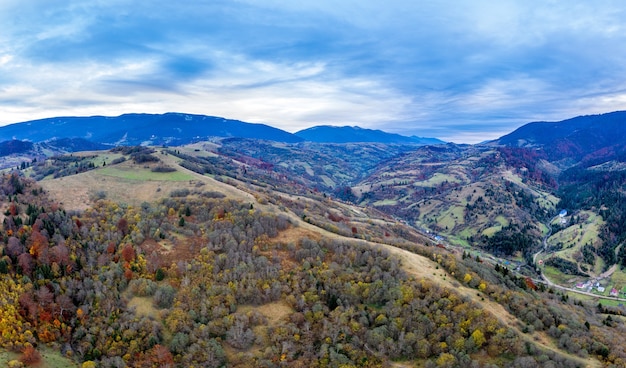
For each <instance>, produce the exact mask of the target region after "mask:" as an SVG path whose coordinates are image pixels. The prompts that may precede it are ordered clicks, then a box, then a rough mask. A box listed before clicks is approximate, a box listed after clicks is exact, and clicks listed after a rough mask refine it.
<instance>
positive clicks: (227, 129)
mask: <svg viewBox="0 0 626 368" xmlns="http://www.w3.org/2000/svg"><path fill="white" fill-rule="evenodd" d="M215 137H220V138H232V137H236V138H252V139H262V140H268V141H276V142H285V143H297V142H302V141H310V142H326V143H350V142H378V143H401V144H416V145H425V144H441V143H445V142H443V141H441V140H439V139H435V138H420V137H406V136H402V135H399V134H392V133H386V132H383V131H380V130H372V129H363V128H359V127H330V126H319V127H313V128H309V129H305V130H302V131H300V132H297V133H295V134H292V133H289V132H286V131H284V130H281V129H278V128H274V127H271V126H269V125H265V124H253V123H246V122H242V121H239V120H232V119H225V118H221V117H214V116H205V115H192V114H182V113H166V114H124V115H120V116H117V117H105V116H90V117H55V118H48V119H40V120H33V121H27V122H22V123H16V124H11V125H7V126H4V127H0V142H2V141H9V140H22V141H29V142H33V143H37V142H43V141H50V140H52V139H83V140H86V141H90V142H93V143H99V144H103V145H108V146H117V145H169V146H177V145H183V144H188V143H192V142H198V141H203V140H207V139H210V138H215Z"/></svg>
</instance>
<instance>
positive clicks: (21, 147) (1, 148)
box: [0, 139, 33, 156]
mask: <svg viewBox="0 0 626 368" xmlns="http://www.w3.org/2000/svg"><path fill="white" fill-rule="evenodd" d="M32 149H33V143H32V142H24V141H20V140H17V139H12V140H10V141H4V142H0V156H8V155H14V154H21V153H24V152H28V151H30V150H32Z"/></svg>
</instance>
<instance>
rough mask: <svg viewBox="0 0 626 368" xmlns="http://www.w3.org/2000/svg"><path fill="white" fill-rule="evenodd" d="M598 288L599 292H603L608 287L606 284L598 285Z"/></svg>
mask: <svg viewBox="0 0 626 368" xmlns="http://www.w3.org/2000/svg"><path fill="white" fill-rule="evenodd" d="M597 289H598V292H600V293H603V292H604V290H606V288H605V287H604V286H598V287H597Z"/></svg>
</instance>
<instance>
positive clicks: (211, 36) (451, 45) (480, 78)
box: [0, 0, 626, 143]
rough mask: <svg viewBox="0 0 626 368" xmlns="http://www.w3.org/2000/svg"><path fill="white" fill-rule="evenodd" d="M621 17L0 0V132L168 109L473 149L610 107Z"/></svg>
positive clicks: (475, 1) (395, 7)
mask: <svg viewBox="0 0 626 368" xmlns="http://www.w3.org/2000/svg"><path fill="white" fill-rule="evenodd" d="M177 3H178V4H177ZM625 19H626V3H625V2H623V1H602V0H600V1H593V2H591V1H565V0H562V1H549V0H542V1H533V0H525V1H523V0H519V1H506V0H502V1H500V0H499V1H481V0H454V1H451V0H450V1H446V0H441V1H416V0H415V1H411V0H406V1H404V0H387V1H384V2H383V1H370V0H333V1H330V0H316V1H300V2H296V1H290V0H266V1H251V0H250V1H248V0H238V1H234V0H233V1H226V0H210V1H209V0H207V1H205V0H199V1H198V0H197V1H183V2H173V1H169V0H168V1H154V0H144V1H130V0H2V1H0V24H2V27H1V29H0V125H4V124H9V123H14V122H20V121H26V120H33V119H38V118H44V117H53V116H69V115H81V116H82V115H108V116H114V115H119V114H123V113H128V112H148V113H163V112H169V111H176V112H187V113H196V114H206V115H215V116H223V117H227V118H232V119H239V120H243V121H248V122H256V123H266V124H269V125H272V126H275V127H278V128H281V129H285V130H287V131H291V132H295V131H297V130H300V129H303V128H306V127H310V126H313V125H322V124H323V125H358V126H361V127H364V128H373V129H383V130H386V131H390V132H396V133H401V134H406V135H413V134H415V135H419V136H426V137H437V138H440V139H444V140H449V141H454V142H464V143H474V142H479V141H483V140H486V139H492V138H496V137H499V136H501V135H503V134H506V133H508V132H510V131H512V130H513V129H515V128H517V127H519V126H521V125H523V124H525V123H527V122H531V121H537V120H548V121H556V120H562V119H566V118H569V117H573V116H577V115H585V114H596V113H603V112H609V111H615V110H623V109H626V47H625V45H626V21H625Z"/></svg>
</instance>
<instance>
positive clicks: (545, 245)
mask: <svg viewBox="0 0 626 368" xmlns="http://www.w3.org/2000/svg"><path fill="white" fill-rule="evenodd" d="M557 217H559V216H558V215H557V216H554V217H553V218H552V219H550V221H549V222H548V223H547V224H546V225H547V227H548V234H546V236H544V237H543V240H542V245H543V247H542V249H540V250H539V251H538V252H537V253H535V254H534V255H533V265H535V267H536V266H537V257H538V256H539V254H541V253H542V252H543V251H545V250H546V249H548V238H550V236H551V235H552V226H550V224H551V223H552V221H554V220H555V219H556V218H557ZM616 269H617V264H614V265H613V266H611V267H610V268H609V269H608V270H607V271H606V272H604V273H603V274H602V275H600V278H606V277H609V276H611V274H612V273H613V272H615V270H616ZM533 282H540V283H542V284H546V285H548V286H550V287H553V288H555V289H559V290H564V291H569V292H572V293H576V294H581V295H587V296H591V297H594V298H598V299H610V300H617V301H622V302H626V298H619V297H614V296H605V295H598V294H594V293H590V292H587V291H582V290H578V289H573V288H569V287H565V286H561V285H558V284H555V283H553V282H552V281H550V279H548V278H547V277H546V275H544V274H543V272H542V273H541V279H533Z"/></svg>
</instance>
